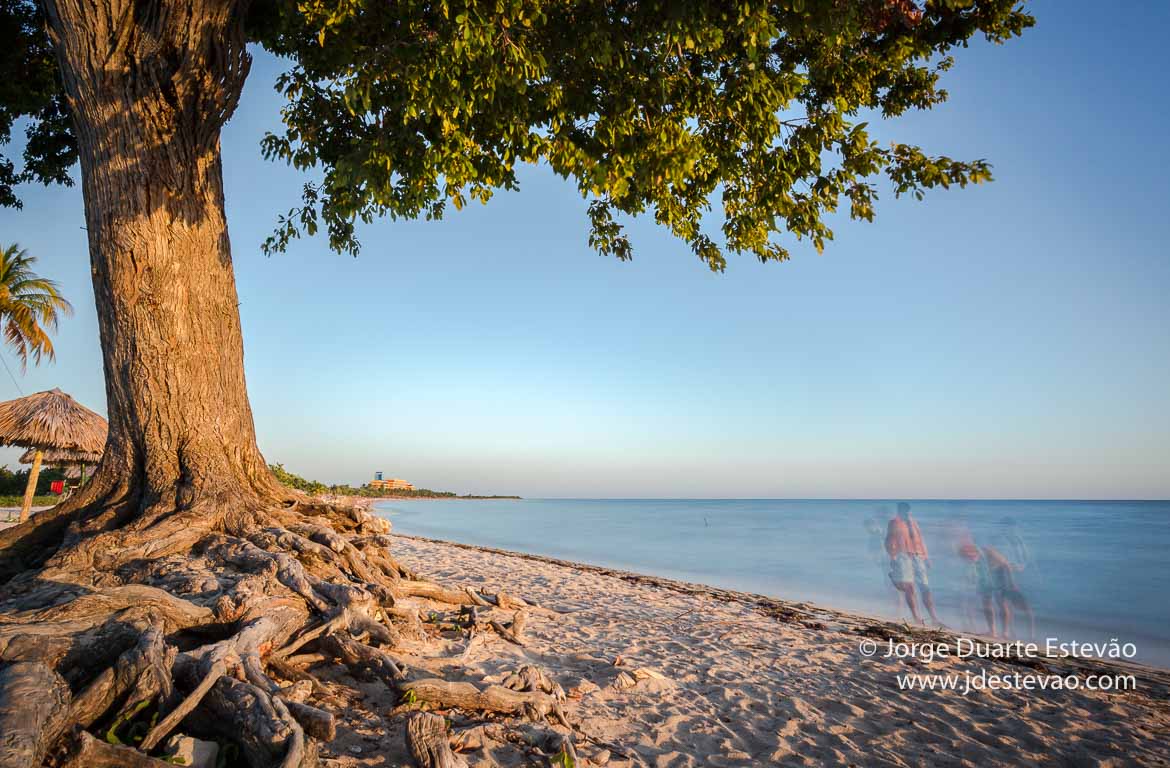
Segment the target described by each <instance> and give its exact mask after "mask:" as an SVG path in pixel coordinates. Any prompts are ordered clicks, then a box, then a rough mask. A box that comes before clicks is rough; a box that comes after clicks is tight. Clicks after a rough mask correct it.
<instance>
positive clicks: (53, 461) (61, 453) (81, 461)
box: [19, 448, 102, 483]
mask: <svg viewBox="0 0 1170 768" xmlns="http://www.w3.org/2000/svg"><path fill="white" fill-rule="evenodd" d="M41 454H42V455H41V466H42V467H53V468H55V469H60V470H63V471H64V472H65V477H68V478H73V477H77V476H78V475H79V474H80V476H81V482H83V483H84V482H85V468H86V467H87V466H90V465H93V464H97V463H98V462H99V461H101V460H102V454H101V452H100V451H98V452H96V453H94V452H91V451H67V450H63V449H61V448H52V449H50V450H47V451H41ZM36 458H37V449H36V448H29V449H28V450H27V451H25V452H24V453H22V454H20V459H19V461H20V463H21V464H32V463H33V462H34V461H36Z"/></svg>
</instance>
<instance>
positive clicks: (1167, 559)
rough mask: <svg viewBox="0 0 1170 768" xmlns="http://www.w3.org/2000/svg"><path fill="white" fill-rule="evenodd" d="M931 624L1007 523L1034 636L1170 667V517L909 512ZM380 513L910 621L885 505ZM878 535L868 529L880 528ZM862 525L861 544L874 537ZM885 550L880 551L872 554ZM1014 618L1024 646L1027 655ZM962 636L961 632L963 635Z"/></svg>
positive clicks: (1036, 504) (450, 533)
mask: <svg viewBox="0 0 1170 768" xmlns="http://www.w3.org/2000/svg"><path fill="white" fill-rule="evenodd" d="M912 504H913V513H914V515H915V518H916V519H917V520H918V522H919V525H920V527H921V529H922V533H923V538H924V539H925V542H926V544H927V546H928V548H929V549H930V554H931V561H932V568H931V570H930V572H929V579H930V581H931V588H932V590H933V592H934V595H935V600H936V603H937V607H938V611H939V614H940V619H942V621H943V622H945V623H946V624H948V625H949V626H952V627H955V628H970V629H973V630H980V629H981V626H982V625H981V624H980V623H978V620H979V617H980V616H981V614H980V613H978V612H976V613H975V614H973V617H974V621H975V622H976V623H968V622H970V621H971V619H968V618H966V617H967V616H970V615H972V614H970V613H969V612H968V611H967V610H965V608H969V606H970V605H971V604H972V603H973V602H974V601H971V600H969V599H967V598H968V596H969V595H971V594H972V592H971V590H970V589H969V588H968V587H966V586H965V585H964V581H963V573H964V569H963V563H962V561H961V560H960V558H959V557H958V555H957V549H958V547H957V544H958V541H959V539H960V537H959V536H958V534H957V531H958V530H959V529H961V528H963V527H966V528H967V529H968V530H969V531H970V533H971V535H972V537H973V538H974V540H975V541H976V542H977V543H978V544H979V546H986V545H989V544H990V545H993V546H996V547H998V548H1000V549H1007V548H1008V547H1007V545H1006V544H1004V535H1005V532H1007V531H1008V530H1009V529H1008V528H1007V527H1006V526H1005V525H1004V520H1005V518H1010V519H1012V520H1014V521H1015V523H1016V526H1015V530H1016V532H1017V534H1018V538H1019V540H1021V541H1023V542H1024V544H1025V545H1026V547H1027V550H1028V558H1027V559H1028V564H1027V566H1026V567H1025V568H1024V569H1023V570H1022V571H1020V572H1019V573H1018V574H1017V577H1016V578H1017V583H1018V585H1019V588H1020V591H1021V592H1022V593H1023V594H1024V595H1025V596H1026V598H1027V600H1028V601H1029V603H1030V604H1031V606H1032V608H1033V611H1034V613H1035V617H1036V636H1037V638H1038V639H1039V640H1040V641H1041V642H1043V640H1044V639H1045V638H1047V637H1059V638H1060V639H1062V640H1065V639H1068V640H1077V641H1081V642H1107V641H1109V640H1110V639H1114V638H1116V639H1117V640H1118V641H1119V642H1121V643H1133V644H1134V645H1135V646H1136V647H1137V650H1138V655H1137V659H1138V660H1141V661H1145V662H1147V663H1152V664H1157V665H1160V666H1170V502H1166V501H1153V502H1125V501H1116V502H1114V501H1109V502H1100V501H966V502H956V501H917V502H913V503H912ZM377 508H378V510H379V511H380V512H382V513H383V514H384V515H386V516H387V517H389V518H390V519H391V520H392V521H393V522H394V526H395V530H396V531H397V532H400V533H406V534H414V535H419V536H428V537H433V538H440V539H449V540H452V541H460V542H465V543H468V544H479V545H484V546H491V547H499V548H502V549H511V550H516V551H520V552H529V553H533V554H541V555H549V556H552V557H560V558H565V559H568V560H577V561H581V562H589V563H596V564H599V565H607V566H611V567H616V568H623V569H627V570H631V571H638V572H641V573H648V574H654V575H660V576H667V577H671V578H676V579H684V580H687V581H697V582H702V583H706V584H713V585H716V586H721V587H727V588H730V589H739V590H745V591H749V592H758V593H761V594H766V595H772V596H775V597H780V598H785V599H790V600H803V601H811V602H816V603H820V604H822V605H826V606H832V607H836V608H841V609H845V610H851V611H859V612H863V613H867V614H872V615H878V616H883V617H888V618H906V617H908V616H909V614H908V612H906V611H905V609H903V608H901V606H900V605H899V603H898V601H897V594H896V593H894V592H893V589H892V587H891V586H890V584H889V581H888V579H887V577H886V570H887V568H888V565H887V563H886V562H885V558H884V557H883V556H882V555H881V553H880V550H879V546H880V532H879V533H878V535H877V536H875V535H874V533H873V532H872V530H876V529H880V528H882V527H884V525H885V520H886V519H887V518H888V517H889V516H890V515H891V514H892V512H893V509H894V504H893V502H881V501H821V500H815V501H794V500H677V499H671V500H645V499H636V500H623V499H525V500H520V501H514V500H491V501H458V500H449V501H447V500H439V501H421V500H420V501H392V502H379V504H378V505H377ZM875 521H877V524H875ZM867 523H868V525H869V528H870V529H872V530H867ZM875 550H879V551H875ZM1021 618H1022V617H1017V626H1016V630H1017V631H1016V632H1015V633H1014V634H1015V635H1016V636H1017V637H1022V638H1023V639H1027V638H1026V635H1027V632H1026V624H1025V623H1024V622H1022V621H1021ZM965 623H968V624H967V626H966V627H965V626H964V625H965Z"/></svg>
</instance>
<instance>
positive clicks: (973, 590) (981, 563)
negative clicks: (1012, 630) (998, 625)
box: [951, 514, 995, 636]
mask: <svg viewBox="0 0 1170 768" xmlns="http://www.w3.org/2000/svg"><path fill="white" fill-rule="evenodd" d="M951 536H952V540H953V542H954V546H955V555H956V556H957V557H958V559H959V564H960V567H961V569H962V577H961V580H962V581H961V584H960V588H959V610H960V614H961V615H962V620H963V630H964V631H967V632H973V631H975V627H976V625H977V624H978V623H979V622H978V619H977V616H978V614H979V612H980V610H981V611H982V613H983V620H984V622H985V623H986V625H987V634H989V635H992V636H994V635H995V608H994V601H993V595H992V590H991V574H990V573H989V571H988V568H987V560H986V558H984V557H983V552H982V550H980V549H979V545H978V544H976V543H975V537H974V536H973V535H972V534H971V527H970V525H969V524H968V522H967V516H966V515H965V514H960V515H959V516H958V517H957V518H956V519H955V520H954V522H953V524H952V526H951Z"/></svg>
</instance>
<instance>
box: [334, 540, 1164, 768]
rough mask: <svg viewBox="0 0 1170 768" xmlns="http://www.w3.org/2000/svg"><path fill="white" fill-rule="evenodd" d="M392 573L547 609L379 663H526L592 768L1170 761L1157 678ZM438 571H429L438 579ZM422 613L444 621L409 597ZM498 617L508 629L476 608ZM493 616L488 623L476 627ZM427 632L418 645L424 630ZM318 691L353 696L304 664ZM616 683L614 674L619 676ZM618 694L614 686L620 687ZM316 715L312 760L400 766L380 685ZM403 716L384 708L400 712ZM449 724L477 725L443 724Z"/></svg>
mask: <svg viewBox="0 0 1170 768" xmlns="http://www.w3.org/2000/svg"><path fill="white" fill-rule="evenodd" d="M393 551H394V552H395V555H396V557H398V558H399V560H400V561H401V562H402V563H403V564H404V565H407V566H409V567H411V568H414V569H417V570H418V571H419V573H420V575H422V576H425V577H427V578H431V579H434V580H437V581H439V582H441V583H445V584H449V585H451V586H462V585H471V586H474V587H475V588H477V589H480V590H483V591H487V592H494V591H504V592H506V593H508V594H513V595H518V596H521V597H523V598H525V599H528V600H531V601H535V602H536V603H538V604H539V605H540V606H542V607H545V608H549V609H552V610H553V611H556V612H557V613H551V612H547V613H542V612H533V613H531V615H530V617H529V621H528V625H527V628H526V630H525V636H526V644H525V646H523V647H521V646H518V645H514V644H512V643H509V642H507V641H505V640H504V639H502V638H500V637H499V636H497V635H495V634H493V633H489V632H483V633H480V634H479V635H477V636H476V637H475V638H474V640H473V641H472V642H470V643H468V641H467V640H466V639H465V638H462V637H458V636H455V633H447V634H449V635H451V636H450V637H449V638H447V639H442V640H441V641H440V642H438V643H436V642H435V639H434V638H433V637H431V638H430V639H428V640H426V641H425V642H423V641H422V639H421V638H419V639H417V640H415V641H409V640H408V641H405V642H403V643H402V645H401V646H400V647H399V648H397V649H396V652H395V655H396V656H397V657H399V658H401V659H402V660H403V661H404V662H405V663H406V664H408V665H410V666H413V667H415V668H423V669H427V670H432V671H439V670H442V674H443V676H445V677H447V678H448V679H456V680H457V679H462V680H466V681H468V682H472V683H476V684H480V686H481V687H482V686H483V685H485V684H490V683H498V682H500V681H501V680H503V678H504V677H505V676H506V675H507V674H508V673H510V672H513V671H515V670H516V669H517V668H518V667H520V666H521V665H523V664H533V665H536V666H538V667H540V668H541V669H543V670H544V671H546V672H547V673H548V674H549V675H550V676H551V677H552V678H553V679H554V680H555V681H556V682H558V683H559V684H560V685H561V686H562V687H563V688H564V689H565V690H566V691H567V692H568V699H567V702H566V707H565V712H566V714H567V716H568V719H569V721H570V723H571V724H572V725H573V730H574V731H575V734H574V738H575V740H576V742H577V745H578V752H579V756H580V757H581V758H583V759H584V760H583V761H582V762H587V764H589V765H611V766H627V765H631V766H641V765H647V766H656V767H661V768H674V767H677V768H688V767H692V766H694V767H697V766H758V765H857V766H937V765H942V766H990V765H1021V764H1046V765H1073V766H1081V765H1084V766H1090V765H1092V766H1122V765H1153V766H1157V765H1167V764H1168V763H1170V744H1168V742H1167V739H1166V734H1167V733H1168V732H1170V693H1168V692H1170V674H1167V673H1166V672H1163V671H1160V670H1152V669H1148V668H1144V667H1137V666H1133V665H1129V666H1116V665H1106V664H1104V663H1101V662H1083V661H1076V662H1066V661H1059V662H1047V661H1046V662H1044V663H1043V664H1040V665H1033V666H1025V664H1024V663H1021V662H1019V661H1010V662H1005V661H996V660H986V659H979V660H975V659H962V660H960V659H937V660H935V661H934V662H932V663H930V664H926V663H922V662H919V661H914V660H910V661H905V660H902V661H899V660H887V659H878V658H874V659H869V658H864V657H863V656H862V655H861V653H860V652H859V642H860V641H862V640H866V639H870V638H872V639H875V640H876V641H878V642H880V643H885V642H886V638H888V637H889V636H891V635H892V636H894V637H896V638H903V639H907V640H909V639H914V638H917V639H930V638H933V639H934V640H935V642H947V641H948V640H953V636H950V635H942V634H935V633H928V632H925V631H917V632H910V631H908V630H907V629H906V628H905V627H904V626H903V625H891V624H883V623H882V622H879V621H877V620H873V619H866V618H864V617H858V616H853V615H849V614H843V613H839V612H835V611H830V610H825V609H820V608H816V607H814V606H809V605H804V604H791V603H784V602H780V601H775V600H769V599H767V598H760V597H759V596H752V595H747V594H743V593H736V592H729V591H726V590H719V589H713V588H707V587H702V586H700V585H687V584H682V583H679V582H671V581H669V580H664V579H655V578H650V577H640V576H636V575H634V574H627V573H623V572H619V571H612V570H609V569H604V568H596V567H592V566H583V565H578V564H571V563H563V562H561V561H552V560H549V559H545V558H535V557H532V556H524V555H516V554H509V553H502V552H498V551H494V550H485V549H481V548H475V547H469V546H465V545H456V544H449V543H442V542H434V541H430V540H423V539H417V538H410V537H403V536H395V537H394V547H393ZM436 564H441V565H436ZM403 603H405V604H410V605H414V606H417V607H418V608H420V609H421V611H422V612H423V615H429V614H430V612H436V616H439V617H442V616H444V615H451V614H452V610H451V606H449V605H442V604H437V603H430V602H428V601H426V600H421V599H417V598H416V599H412V600H408V601H403ZM491 614H496V615H498V616H499V618H501V619H503V618H505V617H506V614H505V613H504V612H502V611H500V610H498V609H493V610H492V611H491ZM487 617H488V618H490V617H491V615H490V614H488V615H487ZM432 634H435V633H432ZM1103 670H1104V671H1106V672H1110V673H1115V672H1119V673H1122V674H1125V675H1128V674H1132V675H1134V681H1135V682H1136V690H1134V691H1126V692H1098V691H1085V690H1078V691H1070V690H1056V691H1053V690H1049V691H1044V692H1040V691H1023V690H1015V691H985V690H984V691H972V692H970V693H969V694H967V695H963V693H962V691H956V690H950V691H938V690H935V691H921V690H916V691H909V690H900V689H899V685H898V679H897V677H896V676H897V675H898V674H906V673H957V674H960V675H964V674H966V673H972V674H976V675H978V674H979V673H980V672H981V671H985V672H987V673H988V674H993V675H995V674H998V675H1011V674H1014V673H1017V672H1018V673H1021V674H1028V673H1031V674H1053V673H1058V674H1060V675H1062V676H1066V675H1070V674H1075V675H1079V676H1080V677H1082V678H1083V677H1084V676H1086V675H1088V674H1093V673H1098V672H1101V671H1103ZM312 672H313V674H315V675H317V676H318V677H319V678H321V679H323V680H326V681H328V680H330V679H332V680H334V681H337V682H346V683H348V684H350V685H354V684H355V683H354V681H352V680H350V679H349V678H348V677H347V676H346V675H345V673H344V672H343V671H340V670H337V669H325V668H323V667H321V666H318V667H316V668H314V669H313V670H312ZM627 676H628V677H627ZM622 681H624V682H625V683H627V684H628V683H630V682H635V683H636V684H634V685H633V686H632V687H622V685H623V682H622ZM326 685H327V687H329V690H330V691H331V693H332V694H336V697H337V698H336V699H333V700H330V699H329V698H328V697H326V699H325V700H324V701H323V702H322V703H321V706H323V707H325V708H327V709H330V710H331V711H334V712H335V713H336V714H338V715H339V717H340V718H341V723H340V727H339V729H338V738H337V739H336V740H335V741H334V742H333V743H331V744H327V745H323V752H322V756H323V758H324V760H323V762H324V764H325V765H329V766H338V767H340V766H395V765H411V762H410V757H409V754H408V753H407V752H406V750H405V746H404V739H403V718H400V717H398V718H396V717H392V716H391V711H392V710H393V709H394V707H395V705H396V704H398V702H395V701H394V700H393V697H392V695H391V694H390V692H389V690H388V689H386V688H385V687H384V686H382V685H381V683H356V685H357V687H358V689H360V690H361V691H362V693H363V698H361V699H354V698H353V696H352V694H346V693H345V691H344V689H343V688H342V687H341V686H336V685H330V684H329V683H326ZM406 708H409V706H407V707H399V709H398V712H401V711H402V710H403V709H406ZM444 714H446V715H447V716H448V717H449V718H450V720H451V722H452V725H453V727H454V728H455V729H456V731H458V730H459V729H461V728H469V727H472V726H474V724H475V723H476V722H479V721H481V720H482V717H481V716H479V715H472V714H470V713H468V714H464V713H459V712H445V713H444ZM463 757H464V759H466V760H467V761H468V763H469V765H471V766H492V765H499V766H522V765H536V764H545V763H539V762H533V761H532V756H531V755H530V754H526V753H525V751H524V750H523V749H522V748H520V747H517V746H513V745H510V744H505V745H500V744H496V745H495V746H493V747H491V748H486V749H479V750H475V751H468V752H466V753H464V755H463Z"/></svg>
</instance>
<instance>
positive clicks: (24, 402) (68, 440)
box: [0, 389, 109, 523]
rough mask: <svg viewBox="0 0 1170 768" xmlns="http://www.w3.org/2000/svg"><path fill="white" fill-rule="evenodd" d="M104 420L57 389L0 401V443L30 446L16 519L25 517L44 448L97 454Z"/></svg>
mask: <svg viewBox="0 0 1170 768" xmlns="http://www.w3.org/2000/svg"><path fill="white" fill-rule="evenodd" d="M108 431H109V425H108V424H106V420H105V419H103V418H102V417H101V416H99V415H98V414H96V413H94V412H93V411H91V410H90V409H88V408H86V407H85V406H84V405H80V404H79V403H78V402H77V401H76V400H74V399H73V398H72V397H70V396H69V395H67V394H65V393H64V392H62V391H61V390H59V389H50V390H49V391H47V392H37V393H36V394H33V395H29V396H28V397H22V398H19V399H17V400H6V401H4V402H2V403H0V445H16V446H20V447H22V448H32V449H33V451H34V453H33V462H32V469H31V470H29V473H28V487H27V488H25V490H24V504H23V505H22V506H21V509H20V521H21V522H22V523H23V522H24V521H25V520H27V519H28V513H29V508H30V507H31V506H32V498H33V494H34V493H35V492H36V488H37V476H38V475H40V473H41V462H42V461H43V460H44V453H45V451H52V450H55V449H56V450H65V451H72V452H81V453H88V454H99V455H100V454H101V452H102V449H103V448H104V447H105V444H106V432H108Z"/></svg>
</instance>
